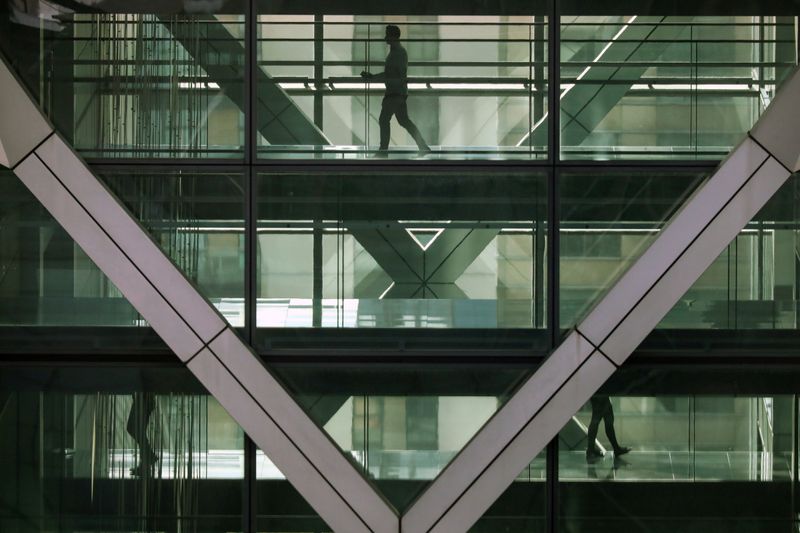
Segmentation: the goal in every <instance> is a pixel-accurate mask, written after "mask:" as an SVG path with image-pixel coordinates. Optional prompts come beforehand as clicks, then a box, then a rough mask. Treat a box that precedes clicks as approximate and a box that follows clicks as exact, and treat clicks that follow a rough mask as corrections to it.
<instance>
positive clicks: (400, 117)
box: [397, 98, 431, 152]
mask: <svg viewBox="0 0 800 533" xmlns="http://www.w3.org/2000/svg"><path fill="white" fill-rule="evenodd" d="M397 122H398V123H399V124H400V125H401V126H403V127H404V128H405V129H406V130H407V131H408V133H410V134H411V136H412V137H413V138H414V142H415V143H417V148H419V150H420V151H421V152H430V151H431V148H430V146H428V143H426V142H425V139H424V138H423V137H422V134H421V133H420V132H419V129H418V128H417V126H416V124H414V123H413V122H412V121H411V118H410V117H409V116H408V105H407V104H406V99H405V98H402V99H401V101H400V104H399V105H398V106H397Z"/></svg>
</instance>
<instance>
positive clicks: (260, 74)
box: [256, 5, 547, 159]
mask: <svg viewBox="0 0 800 533" xmlns="http://www.w3.org/2000/svg"><path fill="white" fill-rule="evenodd" d="M265 7H266V9H268V10H269V9H271V8H274V7H275V6H272V5H268V6H265ZM278 7H282V6H278ZM386 7H387V8H388V9H389V11H387V13H391V14H392V16H391V17H389V16H386V17H382V16H374V15H373V16H367V15H356V14H350V15H346V14H336V15H285V14H284V15H279V14H274V12H272V11H266V12H264V13H265V14H262V15H259V19H258V38H259V46H258V67H259V68H258V69H257V71H256V76H257V79H256V83H257V91H258V105H257V113H258V119H257V128H258V133H259V136H258V143H259V154H260V155H261V156H262V157H306V158H307V157H320V158H346V159H353V158H366V157H379V158H386V157H391V158H404V159H407V158H420V157H425V158H428V159H430V158H474V159H509V158H525V159H530V158H544V157H546V155H547V127H546V125H545V126H544V127H541V128H540V127H538V126H540V123H541V121H542V119H543V118H544V117H545V115H546V112H545V110H546V107H547V80H546V72H547V64H546V57H547V42H546V37H547V31H546V20H545V17H542V16H538V17H533V16H481V17H476V16H445V15H441V16H436V15H425V16H413V15H408V16H398V14H397V13H396V10H397V9H398V6H396V5H393V6H391V7H389V6H386ZM399 7H400V8H401V9H402V8H403V7H404V6H399ZM531 7H532V6H531ZM318 9H319V8H318ZM321 9H322V10H324V12H325V13H330V11H329V10H330V9H335V8H334V6H333V5H331V6H328V5H324V7H322V8H321ZM307 12H318V11H314V10H312V11H307ZM379 12H380V11H379ZM266 13H271V14H266ZM387 25H390V26H387ZM386 28H390V30H387V29H386ZM387 31H389V33H390V34H391V35H390V36H389V37H388V38H386V35H387V33H386V32H387ZM392 117H394V118H392Z"/></svg>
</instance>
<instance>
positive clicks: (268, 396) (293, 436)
mask: <svg viewBox="0 0 800 533" xmlns="http://www.w3.org/2000/svg"><path fill="white" fill-rule="evenodd" d="M209 348H210V349H211V351H212V352H213V353H215V354H216V355H217V357H218V358H219V359H220V360H221V361H222V362H223V363H224V365H225V366H226V367H227V368H228V369H229V370H230V371H231V372H232V373H233V375H235V376H236V379H237V380H238V382H239V383H240V384H241V386H242V387H244V389H245V390H246V391H248V392H249V394H250V395H251V396H252V397H253V399H254V401H255V402H256V403H257V404H258V405H260V406H261V409H263V411H264V412H265V413H267V414H268V416H269V417H270V418H271V419H272V420H273V421H274V422H275V424H277V425H278V426H279V427H281V428H282V430H283V432H284V433H285V435H286V436H287V437H288V438H289V439H290V440H291V441H292V442H293V443H294V445H295V446H297V447H298V449H300V450H302V452H303V455H304V456H305V457H307V458H308V460H309V461H310V462H311V463H312V464H314V465H315V466H316V468H317V470H319V472H320V473H321V475H322V476H323V477H324V478H325V479H327V480H328V482H329V483H331V485H332V486H334V487H335V488H336V490H337V492H339V493H341V494H347V495H348V499H349V503H350V505H351V506H352V507H353V509H354V510H355V512H356V513H357V514H358V515H360V516H361V517H362V518H363V519H364V521H365V522H366V523H368V524H369V525H370V527H371V529H372V530H373V531H376V532H378V531H385V532H387V533H389V532H395V531H397V525H398V519H397V515H396V514H395V513H394V511H393V510H392V509H391V508H390V507H389V505H388V504H387V503H386V502H385V501H384V500H383V499H382V498H381V497H380V496H379V495H378V493H377V492H376V491H375V490H374V489H373V487H371V486H370V484H369V483H368V482H367V481H366V479H364V477H363V476H361V475H360V474H359V473H358V472H357V471H356V470H355V469H354V468H353V465H352V464H351V463H350V462H349V461H348V460H347V459H346V458H345V456H344V455H343V454H342V452H341V450H340V449H339V448H338V447H337V446H336V445H335V444H334V443H333V441H332V440H331V439H329V438H328V437H327V435H326V434H324V433H323V432H322V430H321V429H320V428H319V427H317V426H316V425H315V424H314V422H313V421H312V420H311V419H310V418H309V417H308V416H307V415H306V414H305V412H304V411H303V410H302V409H301V408H300V406H299V405H297V402H296V401H295V400H294V398H292V397H291V395H290V394H289V393H288V392H286V390H285V389H284V388H283V386H282V385H281V384H280V383H279V382H278V381H277V380H276V379H275V378H274V377H273V376H272V374H270V372H269V371H268V370H267V368H266V367H265V366H264V364H263V363H262V362H261V360H260V359H259V358H258V356H256V355H255V354H254V353H253V352H252V350H251V349H250V348H249V347H248V346H247V345H246V344H245V343H244V342H243V341H242V340H241V339H240V338H239V337H238V336H237V335H236V333H235V332H234V331H233V330H231V329H230V328H228V329H226V330H225V331H224V332H223V333H222V334H221V335H220V336H219V337H217V338H216V339H215V340H214V341H213V342H211V343H210V344H209ZM224 405H225V404H223V406H224ZM251 437H252V435H251ZM256 442H257V443H258V441H256ZM259 444H260V443H259ZM280 468H281V470H283V468H285V467H284V466H282V465H281V466H280ZM284 473H286V472H284ZM287 475H288V474H287Z"/></svg>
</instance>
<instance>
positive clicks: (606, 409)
mask: <svg viewBox="0 0 800 533" xmlns="http://www.w3.org/2000/svg"><path fill="white" fill-rule="evenodd" d="M590 401H591V403H592V420H591V421H590V422H589V429H588V431H587V434H586V435H587V436H586V460H587V461H589V462H592V461H596V460H597V459H599V458H600V457H603V453H602V452H601V451H600V450H598V449H597V448H595V441H596V440H597V430H598V429H599V428H600V421H601V420H603V421H604V423H605V429H606V436H607V437H608V440H609V442H611V447H612V448H613V449H614V458H615V460H616V458H617V457H619V456H620V455H625V454H626V453H628V452H629V451H631V449H630V448H627V447H625V446H620V444H619V441H617V433H616V431H614V408H613V407H612V406H611V399H610V398H609V397H608V396H592V399H591V400H590Z"/></svg>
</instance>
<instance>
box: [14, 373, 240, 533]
mask: <svg viewBox="0 0 800 533" xmlns="http://www.w3.org/2000/svg"><path fill="white" fill-rule="evenodd" d="M137 402H139V407H137V406H136V403H137ZM142 402H144V404H147V407H146V408H144V405H143V404H142ZM0 435H2V438H0V463H1V464H0V471H2V475H0V502H2V505H0V530H2V531H11V532H16V531H20V532H22V531H186V530H189V531H197V530H207V531H208V530H215V531H241V530H242V517H241V510H242V489H243V476H244V454H243V443H244V440H243V439H244V434H243V432H242V430H241V429H240V428H239V427H238V426H237V425H236V423H235V422H234V421H233V420H232V419H231V418H230V417H229V416H228V415H227V413H226V412H225V411H224V410H223V409H222V408H221V407H220V406H219V404H218V403H217V402H216V400H214V399H213V398H210V397H209V396H208V395H207V394H206V393H205V392H204V391H203V390H202V388H201V387H200V386H199V384H198V383H197V382H196V381H195V380H194V378H192V377H191V375H189V374H188V372H186V371H185V370H171V369H158V370H157V369H147V370H144V369H134V368H119V367H117V368H110V367H104V368H75V367H73V368H58V369H53V368H47V369H45V368H44V367H39V368H15V369H8V368H6V369H3V370H0ZM145 442H146V443H147V451H146V453H145V450H144V449H143V448H142V445H143V443H145ZM145 455H146V456H145Z"/></svg>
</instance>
